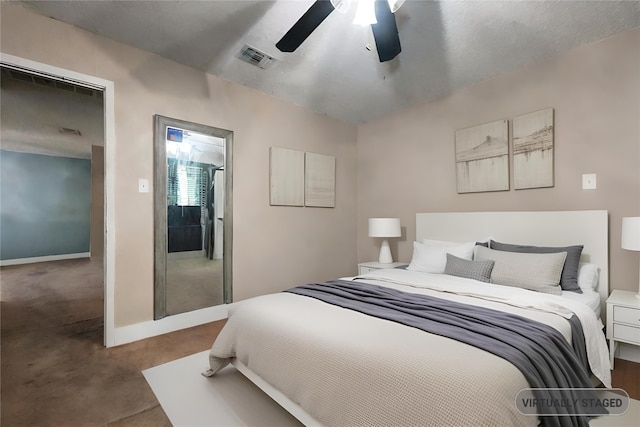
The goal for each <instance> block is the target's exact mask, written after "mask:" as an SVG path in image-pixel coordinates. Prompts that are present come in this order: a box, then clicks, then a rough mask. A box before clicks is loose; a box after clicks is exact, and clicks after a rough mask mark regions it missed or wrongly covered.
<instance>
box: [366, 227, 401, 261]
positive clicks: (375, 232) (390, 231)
mask: <svg viewBox="0 0 640 427" xmlns="http://www.w3.org/2000/svg"><path fill="white" fill-rule="evenodd" d="M400 236H401V233H400V218H369V237H382V238H383V240H382V244H381V245H380V257H379V258H378V262H379V263H380V264H391V263H392V262H393V258H392V257H391V249H390V248H389V241H388V240H387V239H388V238H389V237H400Z"/></svg>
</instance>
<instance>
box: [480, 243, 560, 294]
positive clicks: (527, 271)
mask: <svg viewBox="0 0 640 427" xmlns="http://www.w3.org/2000/svg"><path fill="white" fill-rule="evenodd" d="M475 251H476V254H475V255H476V256H475V259H478V260H493V261H495V264H494V266H493V270H492V271H491V283H495V284H497V285H506V286H515V287H518V288H523V289H529V290H531V291H537V292H544V293H548V294H553V295H561V294H562V288H560V275H561V274H562V267H563V266H564V260H565V258H566V257H567V253H566V252H557V253H550V254H531V253H521V252H506V251H496V250H493V249H489V248H485V247H484V246H476V247H475Z"/></svg>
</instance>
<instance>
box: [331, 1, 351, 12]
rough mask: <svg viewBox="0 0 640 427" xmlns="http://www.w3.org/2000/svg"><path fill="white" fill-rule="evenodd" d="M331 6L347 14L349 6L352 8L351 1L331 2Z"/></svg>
mask: <svg viewBox="0 0 640 427" xmlns="http://www.w3.org/2000/svg"><path fill="white" fill-rule="evenodd" d="M331 5H332V6H333V8H334V9H335V10H337V11H338V12H340V13H347V11H348V10H349V6H351V0H331Z"/></svg>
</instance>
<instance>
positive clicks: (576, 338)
mask: <svg viewBox="0 0 640 427" xmlns="http://www.w3.org/2000/svg"><path fill="white" fill-rule="evenodd" d="M285 292H290V293H294V294H298V295H303V296H308V297H312V298H316V299H318V300H321V301H324V302H327V303H329V304H333V305H337V306H340V307H343V308H346V309H351V310H355V311H358V312H360V313H364V314H368V315H371V316H375V317H378V318H382V319H386V320H390V321H393V322H397V323H401V324H404V325H407V326H410V327H414V328H418V329H421V330H424V331H426V332H429V333H432V334H436V335H440V336H444V337H448V338H451V339H455V340H457V341H460V342H463V343H466V344H469V345H472V346H475V347H477V348H480V349H482V350H485V351H487V352H490V353H492V354H495V355H496V356H499V357H501V358H503V359H505V360H507V361H509V362H510V363H512V364H513V365H514V366H516V367H517V368H518V369H519V370H520V371H521V372H522V374H523V375H524V377H525V378H526V379H527V381H528V382H529V384H530V386H531V388H533V389H534V390H533V393H534V397H535V398H536V399H554V401H558V402H573V401H582V399H597V398H598V396H597V394H596V393H595V391H594V390H593V389H591V387H592V385H591V382H590V380H589V374H588V369H585V366H584V364H583V362H584V361H586V355H584V354H582V355H581V356H580V357H578V356H577V355H576V351H575V350H574V349H573V348H572V347H571V346H569V344H568V343H567V341H566V340H565V339H564V337H563V336H562V335H561V334H560V332H558V331H557V330H555V329H554V328H552V327H550V326H547V325H544V324H542V323H540V322H536V321H532V320H530V319H526V318H524V317H521V316H517V315H514V314H510V313H504V312H501V311H497V310H492V309H488V308H484V307H478V306H474V305H468V304H462V303H458V302H454V301H449V300H445V299H441V298H435V297H431V296H427V295H419V294H414V293H409V292H402V291H399V290H396V289H390V288H386V287H383V286H376V285H371V284H362V283H355V282H350V281H343V280H334V281H329V282H326V283H316V284H309V285H303V286H298V287H295V288H291V289H288V290H286V291H285ZM573 320H574V321H571V322H570V323H571V326H572V337H573V342H574V346H577V347H576V348H577V349H578V351H582V352H584V347H585V346H584V336H583V335H582V327H581V325H580V322H579V321H578V320H577V319H573ZM578 328H579V330H577V329H578ZM580 347H581V349H580ZM575 388H583V389H586V390H575ZM536 389H542V390H536ZM547 389H560V390H547ZM556 399H557V400H556ZM576 399H580V400H576ZM514 402H515V396H514ZM545 408H546V409H545ZM571 413H572V411H571V410H570V408H569V409H568V408H567V407H563V406H562V405H560V406H558V407H549V406H542V407H541V408H539V412H538V415H541V417H540V421H541V424H542V425H543V426H553V427H555V426H563V427H564V426H588V417H586V416H576V415H571ZM604 413H606V410H604V409H598V410H597V411H596V410H594V411H593V413H591V415H602V414H604Z"/></svg>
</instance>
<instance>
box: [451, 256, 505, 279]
mask: <svg viewBox="0 0 640 427" xmlns="http://www.w3.org/2000/svg"><path fill="white" fill-rule="evenodd" d="M493 264H494V261H491V260H486V261H471V260H468V259H463V258H458V257H457V256H454V255H451V254H447V264H446V265H445V267H444V274H449V275H451V276H458V277H466V278H467V279H475V280H479V281H481V282H487V283H489V282H490V281H491V270H492V269H493Z"/></svg>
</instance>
